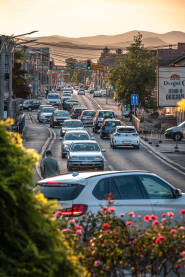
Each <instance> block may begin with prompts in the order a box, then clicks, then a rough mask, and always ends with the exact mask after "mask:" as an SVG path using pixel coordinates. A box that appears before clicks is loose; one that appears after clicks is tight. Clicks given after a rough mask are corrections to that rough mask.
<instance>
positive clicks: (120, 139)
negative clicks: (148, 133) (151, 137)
mask: <svg viewBox="0 0 185 277" xmlns="http://www.w3.org/2000/svg"><path fill="white" fill-rule="evenodd" d="M110 146H111V147H112V148H116V147H119V146H133V147H134V148H136V149H139V146H140V138H139V135H138V133H137V130H136V129H135V127H134V126H118V127H116V130H115V132H114V133H113V134H112V135H111V138H110Z"/></svg>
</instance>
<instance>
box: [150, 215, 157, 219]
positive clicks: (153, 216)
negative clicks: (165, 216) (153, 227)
mask: <svg viewBox="0 0 185 277" xmlns="http://www.w3.org/2000/svg"><path fill="white" fill-rule="evenodd" d="M157 219H158V217H157V216H156V215H155V214H151V216H150V220H157Z"/></svg>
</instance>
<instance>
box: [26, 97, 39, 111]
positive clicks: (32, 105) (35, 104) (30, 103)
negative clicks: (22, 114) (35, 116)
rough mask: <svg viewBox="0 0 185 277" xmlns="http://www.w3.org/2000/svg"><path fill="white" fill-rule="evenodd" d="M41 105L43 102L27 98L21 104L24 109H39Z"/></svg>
mask: <svg viewBox="0 0 185 277" xmlns="http://www.w3.org/2000/svg"><path fill="white" fill-rule="evenodd" d="M40 105H41V102H40V101H39V100H33V99H31V100H25V101H24V102H23V104H22V105H21V107H22V109H23V110H35V109H38V108H39V107H40Z"/></svg>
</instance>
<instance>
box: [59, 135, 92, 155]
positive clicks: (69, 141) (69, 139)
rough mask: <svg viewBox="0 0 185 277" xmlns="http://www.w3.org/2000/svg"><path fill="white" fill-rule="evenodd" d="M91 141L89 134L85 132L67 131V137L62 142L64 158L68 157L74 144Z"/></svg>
mask: <svg viewBox="0 0 185 277" xmlns="http://www.w3.org/2000/svg"><path fill="white" fill-rule="evenodd" d="M90 139H91V138H90V136H89V133H88V132H87V131H85V130H80V131H77V130H74V131H67V132H66V133H65V136H64V138H63V140H62V145H61V152H62V158H64V157H65V156H66V154H67V153H68V151H69V148H70V146H71V144H72V143H73V142H75V141H79V140H90Z"/></svg>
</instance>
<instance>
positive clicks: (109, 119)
mask: <svg viewBox="0 0 185 277" xmlns="http://www.w3.org/2000/svg"><path fill="white" fill-rule="evenodd" d="M104 121H119V122H120V121H121V120H120V119H114V118H106V119H104Z"/></svg>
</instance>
